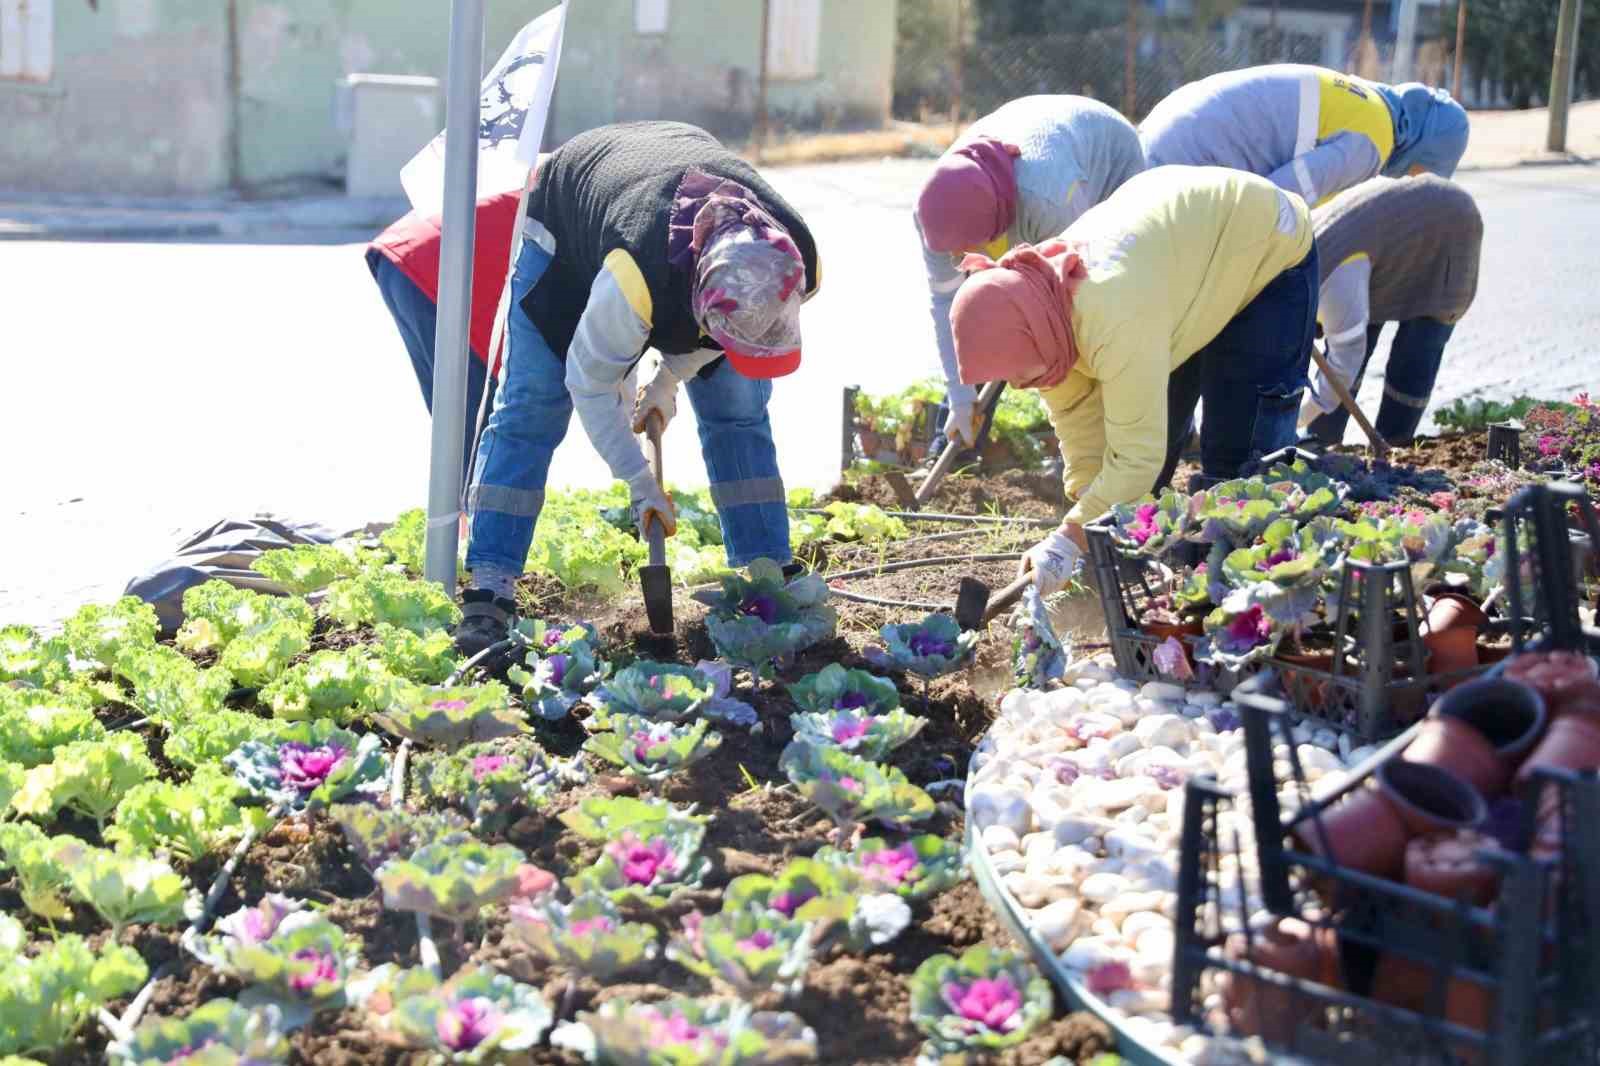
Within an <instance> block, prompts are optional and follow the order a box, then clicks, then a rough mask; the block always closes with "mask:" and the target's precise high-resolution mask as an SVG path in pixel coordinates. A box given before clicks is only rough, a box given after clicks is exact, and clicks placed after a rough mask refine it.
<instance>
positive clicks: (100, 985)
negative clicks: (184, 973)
mask: <svg viewBox="0 0 1600 1066" xmlns="http://www.w3.org/2000/svg"><path fill="white" fill-rule="evenodd" d="M27 942H28V938H27V933H26V932H25V931H24V930H23V927H22V923H21V922H18V921H17V920H16V919H15V918H12V917H11V916H10V915H6V914H0V1056H4V1055H24V1056H28V1055H43V1056H53V1055H55V1054H56V1053H57V1051H58V1050H59V1049H61V1048H64V1047H66V1046H67V1045H69V1044H71V1043H72V1042H73V1040H74V1039H76V1037H77V1035H78V1033H79V1032H81V1031H82V1029H83V1026H84V1023H86V1022H87V1021H88V1020H89V1019H90V1018H92V1017H93V1016H94V1013H95V1012H96V1011H97V1010H99V1009H101V1008H102V1007H104V1006H105V1005H106V1004H108V1003H110V1002H112V1001H113V1000H117V999H121V998H122V997H123V996H127V995H131V994H132V993H133V992H134V991H135V990H136V989H138V987H139V986H140V985H142V984H144V981H145V978H146V977H147V976H148V975H149V971H148V969H147V968H146V966H145V963H144V960H143V959H142V958H140V957H139V953H138V952H137V951H135V950H134V949H133V948H128V947H122V946H120V945H116V944H110V945H106V946H105V947H102V948H101V949H100V950H99V951H92V950H90V948H89V945H88V944H87V943H86V942H85V941H84V939H83V937H81V936H77V935H75V934H72V933H65V934H62V935H60V936H58V937H56V938H55V940H54V941H52V942H50V943H49V944H48V945H46V946H45V947H44V948H43V949H41V950H40V951H38V952H37V953H36V954H32V955H30V954H27V953H26V952H25V951H24V950H23V948H24V947H25V946H26V944H27Z"/></svg>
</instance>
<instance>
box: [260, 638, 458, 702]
mask: <svg viewBox="0 0 1600 1066" xmlns="http://www.w3.org/2000/svg"><path fill="white" fill-rule="evenodd" d="M402 632H405V631H404V630H402ZM439 632H441V633H443V632H445V631H444V630H440V631H439ZM388 680H389V678H388V676H387V675H386V674H385V671H384V670H383V668H382V667H381V666H380V665H379V664H378V663H377V662H375V661H374V660H373V658H372V655H371V654H370V653H369V652H368V650H367V649H366V648H361V647H356V648H347V649H345V650H343V651H330V650H323V651H317V652H313V653H312V654H311V657H310V658H309V659H307V660H306V661H305V662H301V663H296V664H295V665H294V666H292V667H290V668H289V669H288V670H287V671H285V672H284V674H283V676H281V677H279V678H278V679H277V680H276V681H274V682H272V684H270V685H268V686H267V687H266V688H264V689H262V690H261V696H260V701H259V702H261V703H263V704H265V705H266V706H268V707H271V708H272V714H273V717H275V718H281V719H284V720H285V721H291V722H301V721H312V720H318V719H330V720H332V721H334V722H336V723H338V724H339V725H349V724H350V723H351V722H353V721H355V720H356V719H357V718H359V717H360V716H361V715H362V714H364V713H367V712H370V711H372V710H374V709H375V708H376V706H377V701H378V697H379V695H380V693H382V692H385V691H387V690H386V688H385V682H386V681H388Z"/></svg>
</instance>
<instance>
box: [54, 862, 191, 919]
mask: <svg viewBox="0 0 1600 1066" xmlns="http://www.w3.org/2000/svg"><path fill="white" fill-rule="evenodd" d="M55 847H56V851H55V861H56V862H57V863H58V864H59V865H60V866H61V868H62V869H63V870H64V871H66V875H67V885H68V887H70V888H71V889H72V893H73V895H74V896H76V897H77V898H78V899H79V900H81V901H83V902H84V903H87V904H88V905H89V907H90V908H91V909H93V911H94V912H95V913H96V914H98V915H99V916H100V917H101V918H102V919H104V920H105V922H106V924H107V925H109V926H111V939H112V940H117V939H119V938H120V937H121V936H122V931H123V930H124V929H126V928H127V927H128V926H129V925H132V924H134V923H139V924H141V925H177V924H179V923H180V922H182V921H183V920H184V919H185V918H193V917H195V916H197V915H198V914H199V913H200V899H199V896H198V895H196V894H195V892H194V891H193V890H192V889H191V888H190V887H189V882H188V881H186V880H184V879H183V877H182V876H181V875H179V874H178V872H177V871H176V870H174V869H173V868H172V867H171V866H169V865H168V864H167V863H165V862H163V861H161V860H160V859H153V858H150V857H148V856H144V855H139V854H136V853H129V852H122V851H111V850H109V849H107V848H97V847H93V846H91V845H89V844H85V843H84V842H83V841H81V840H78V839H76V838H73V837H57V838H56V841H55Z"/></svg>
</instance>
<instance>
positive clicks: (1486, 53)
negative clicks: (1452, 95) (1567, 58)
mask: <svg viewBox="0 0 1600 1066" xmlns="http://www.w3.org/2000/svg"><path fill="white" fill-rule="evenodd" d="M1559 6H1560V5H1558V4H1555V3H1551V2H1549V0H1468V2H1467V33H1466V52H1467V62H1468V64H1469V65H1470V66H1471V68H1472V73H1473V75H1474V76H1475V77H1482V78H1488V79H1489V81H1491V82H1494V83H1497V84H1499V86H1500V89H1501V91H1502V92H1504V93H1505V94H1506V96H1507V97H1508V98H1509V99H1510V100H1511V103H1512V106H1514V107H1531V106H1533V105H1534V104H1535V103H1536V102H1538V103H1544V98H1545V94H1546V93H1548V92H1549V91H1550V67H1551V63H1552V60H1553V57H1554V55H1555V47H1556V15H1557V12H1558V9H1559ZM1586 14H1587V15H1588V16H1589V17H1588V18H1585V19H1584V20H1583V23H1582V25H1581V26H1580V27H1579V31H1578V50H1577V54H1576V55H1575V56H1574V57H1573V65H1574V83H1575V85H1574V93H1573V97H1574V99H1581V98H1583V97H1585V96H1588V95H1590V94H1592V93H1594V92H1596V91H1600V17H1596V15H1595V13H1594V12H1592V11H1591V12H1586ZM1455 17H1456V15H1455V5H1454V4H1452V5H1450V7H1449V8H1448V9H1447V10H1446V9H1441V11H1440V21H1441V22H1442V23H1444V24H1445V25H1448V26H1454V25H1455Z"/></svg>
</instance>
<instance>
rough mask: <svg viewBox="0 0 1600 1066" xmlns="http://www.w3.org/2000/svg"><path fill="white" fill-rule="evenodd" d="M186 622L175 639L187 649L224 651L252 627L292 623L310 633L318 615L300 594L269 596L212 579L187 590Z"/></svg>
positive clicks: (184, 597) (184, 606)
mask: <svg viewBox="0 0 1600 1066" xmlns="http://www.w3.org/2000/svg"><path fill="white" fill-rule="evenodd" d="M183 616H184V622H183V625H182V626H181V627H180V628H179V629H178V635H177V638H176V641H175V643H176V644H177V645H178V647H180V648H182V649H184V650H185V651H195V652H200V651H222V650H223V649H225V648H226V647H227V646H228V645H230V644H232V643H233V642H234V641H235V640H237V639H238V638H239V637H241V636H243V635H244V634H246V633H249V632H251V631H252V630H257V629H263V628H266V627H269V626H273V625H275V624H277V623H280V622H288V623H292V624H293V625H294V626H295V627H297V628H299V629H300V630H301V631H303V633H304V634H305V635H306V636H307V637H309V636H310V635H311V626H312V623H313V622H314V621H315V619H314V618H313V617H312V614H311V607H310V606H309V605H308V604H307V603H306V601H305V600H303V599H301V598H300V597H299V596H267V595H264V594H262V593H260V592H253V591H251V590H250V589H242V588H237V587H235V586H233V585H230V584H228V582H226V581H220V580H212V581H207V582H205V583H204V584H201V585H196V586H194V587H193V588H190V589H185V590H184V593H183Z"/></svg>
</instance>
